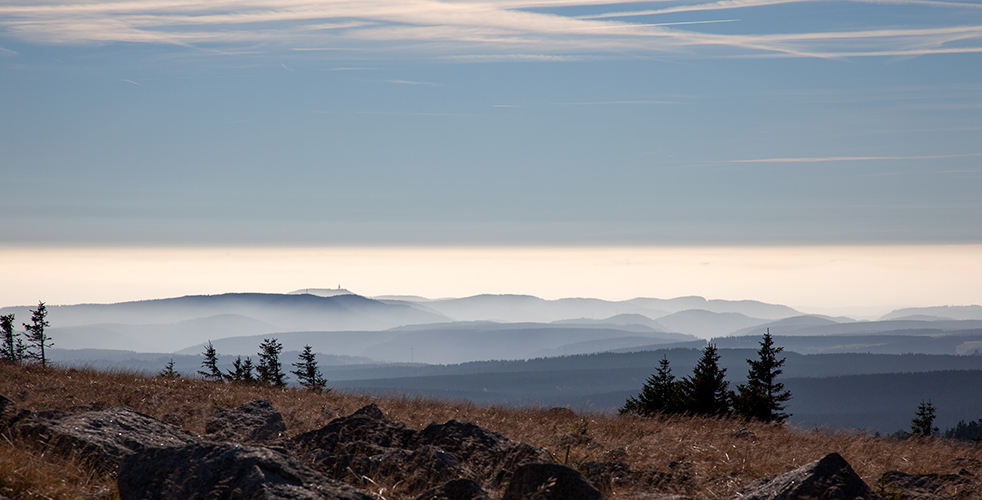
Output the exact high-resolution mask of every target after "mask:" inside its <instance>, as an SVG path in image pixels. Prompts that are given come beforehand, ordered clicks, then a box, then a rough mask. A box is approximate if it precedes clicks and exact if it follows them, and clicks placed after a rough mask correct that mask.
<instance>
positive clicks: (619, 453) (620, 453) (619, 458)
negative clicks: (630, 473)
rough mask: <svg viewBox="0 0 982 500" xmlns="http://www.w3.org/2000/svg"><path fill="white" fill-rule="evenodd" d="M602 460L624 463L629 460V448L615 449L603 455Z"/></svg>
mask: <svg viewBox="0 0 982 500" xmlns="http://www.w3.org/2000/svg"><path fill="white" fill-rule="evenodd" d="M601 458H603V459H604V460H606V461H614V462H624V461H626V460H627V459H628V458H629V456H628V454H627V448H615V449H613V450H609V451H606V452H604V454H603V455H601Z"/></svg>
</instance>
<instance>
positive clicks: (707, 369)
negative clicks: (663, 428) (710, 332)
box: [681, 344, 730, 415]
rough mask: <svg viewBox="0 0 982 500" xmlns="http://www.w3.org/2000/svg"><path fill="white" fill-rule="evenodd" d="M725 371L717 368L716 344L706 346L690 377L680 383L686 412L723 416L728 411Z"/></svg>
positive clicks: (728, 401) (728, 402)
mask: <svg viewBox="0 0 982 500" xmlns="http://www.w3.org/2000/svg"><path fill="white" fill-rule="evenodd" d="M729 385H730V383H729V382H727V381H726V369H725V368H723V369H721V368H720V367H719V354H718V353H717V351H716V344H707V345H706V348H705V349H704V350H703V352H702V357H701V358H699V362H698V363H696V366H695V368H693V369H692V376H691V377H687V378H685V379H684V380H683V381H682V385H681V387H682V394H683V397H682V401H683V404H684V405H685V409H686V411H688V412H690V413H693V414H695V415H725V414H727V413H729V411H730V396H729V391H727V387H729Z"/></svg>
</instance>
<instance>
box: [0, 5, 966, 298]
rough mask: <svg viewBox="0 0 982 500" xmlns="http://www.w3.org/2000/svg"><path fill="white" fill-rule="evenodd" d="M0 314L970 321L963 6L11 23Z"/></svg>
mask: <svg viewBox="0 0 982 500" xmlns="http://www.w3.org/2000/svg"><path fill="white" fill-rule="evenodd" d="M0 89H2V92H0V151H3V154H2V157H0V178H2V187H3V189H2V192H0V272H2V275H0V281H2V283H3V285H2V287H0V304H32V303H35V304H36V303H37V301H39V300H44V301H47V302H50V303H52V304H56V303H77V302H110V301H123V300H134V299H149V298H160V297H167V296H179V295H188V294H202V293H224V292H233V291H266V292H286V291H289V290H294V289H296V288H300V287H307V286H324V287H333V286H336V285H337V284H338V283H340V284H342V285H343V286H346V287H349V288H350V289H352V290H353V291H356V292H358V293H361V294H364V295H369V296H370V295H389V294H416V295H425V296H430V297H443V296H458V297H459V296H467V295H474V294H479V293H515V294H532V295H537V296H540V297H544V298H560V297H571V296H585V297H597V298H607V299H625V298H631V297H638V296H649V297H676V296H683V295H700V296H704V297H708V298H720V299H732V300H737V299H754V300H761V301H766V302H772V303H780V304H787V305H790V306H792V307H795V308H798V309H800V310H804V311H815V312H823V313H825V314H838V313H839V312H842V313H845V312H846V311H851V314H853V315H857V314H860V315H874V314H875V313H876V312H882V311H887V310H890V309H894V308H898V307H907V306H928V305H942V304H979V303H982V292H980V291H979V289H978V287H977V283H979V282H982V224H980V223H979V221H980V220H982V196H979V193H982V126H980V124H982V6H980V5H979V4H978V3H971V2H964V1H931V2H925V1H918V0H897V1H891V2H881V1H875V0H850V1H832V0H807V1H798V0H749V1H741V2H726V1H723V2H698V1H697V2H691V1H688V0H665V1H634V0H630V1H625V2H618V3H610V2H607V1H604V0H544V1H538V0H537V1H529V2H526V1H522V0H487V1H476V0H474V1H472V0H461V1H456V0H455V1H446V0H426V1H417V0H360V1H355V2H351V1H348V0H251V1H248V2H246V1H239V0H229V1H224V2H217V3H216V2H207V3H200V2H182V1H169V0H164V1H150V0H113V1H109V0H92V1H89V0H85V1H82V0H4V1H2V2H0Z"/></svg>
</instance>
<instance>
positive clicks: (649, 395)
mask: <svg viewBox="0 0 982 500" xmlns="http://www.w3.org/2000/svg"><path fill="white" fill-rule="evenodd" d="M658 364H659V366H658V372H657V373H656V374H654V375H651V376H650V377H648V380H647V381H646V382H645V384H644V386H642V387H641V393H640V394H638V397H637V398H635V397H633V396H632V397H629V398H627V402H626V403H624V406H623V407H621V409H620V412H621V413H633V414H635V415H651V414H653V413H659V412H660V413H681V412H682V411H684V408H683V407H682V404H681V401H680V395H679V382H677V381H676V380H675V376H674V375H672V368H671V367H669V363H668V356H663V357H662V359H661V360H660V361H658Z"/></svg>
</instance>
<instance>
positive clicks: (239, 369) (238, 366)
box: [225, 356, 256, 384]
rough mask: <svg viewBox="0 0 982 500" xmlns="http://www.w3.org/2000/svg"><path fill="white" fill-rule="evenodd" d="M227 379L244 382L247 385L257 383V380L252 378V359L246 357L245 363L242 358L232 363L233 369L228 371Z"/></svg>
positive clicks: (239, 357)
mask: <svg viewBox="0 0 982 500" xmlns="http://www.w3.org/2000/svg"><path fill="white" fill-rule="evenodd" d="M225 378H227V379H229V380H231V381H232V382H244V383H247V384H252V383H255V382H256V378H255V377H253V376H252V358H250V357H249V356H246V359H245V361H244V362H243V361H242V356H238V357H236V358H235V361H233V362H232V369H231V370H228V374H227V375H225Z"/></svg>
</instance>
